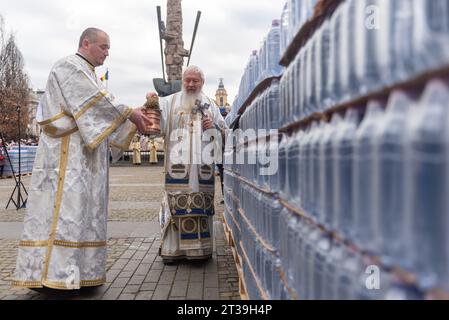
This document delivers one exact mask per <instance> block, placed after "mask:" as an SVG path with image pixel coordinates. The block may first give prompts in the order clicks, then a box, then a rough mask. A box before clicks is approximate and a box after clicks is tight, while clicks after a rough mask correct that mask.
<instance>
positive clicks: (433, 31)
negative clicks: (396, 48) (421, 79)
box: [413, 0, 449, 71]
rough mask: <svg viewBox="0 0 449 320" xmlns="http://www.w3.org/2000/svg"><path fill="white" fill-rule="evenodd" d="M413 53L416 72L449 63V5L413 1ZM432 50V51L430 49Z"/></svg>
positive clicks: (438, 1) (440, 0) (443, 0)
mask: <svg viewBox="0 0 449 320" xmlns="http://www.w3.org/2000/svg"><path fill="white" fill-rule="evenodd" d="M413 4H414V15H415V20H414V30H413V35H414V48H415V50H414V53H415V59H416V62H415V63H416V66H417V70H418V71H426V70H428V69H435V68H439V67H441V66H443V65H447V64H448V63H449V3H448V2H447V1H446V0H432V1H428V0H414V1H413ZM430 48H432V49H430Z"/></svg>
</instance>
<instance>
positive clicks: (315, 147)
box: [311, 122, 325, 221]
mask: <svg viewBox="0 0 449 320" xmlns="http://www.w3.org/2000/svg"><path fill="white" fill-rule="evenodd" d="M324 130H325V124H324V123H323V122H320V123H319V125H318V128H317V130H316V133H315V135H314V139H313V142H312V170H313V189H312V190H313V193H312V195H311V200H312V201H311V203H312V211H311V214H312V216H313V218H314V219H315V221H318V219H319V217H320V216H322V213H321V208H320V206H319V194H320V191H321V180H320V161H321V153H320V143H321V139H322V137H323V133H324Z"/></svg>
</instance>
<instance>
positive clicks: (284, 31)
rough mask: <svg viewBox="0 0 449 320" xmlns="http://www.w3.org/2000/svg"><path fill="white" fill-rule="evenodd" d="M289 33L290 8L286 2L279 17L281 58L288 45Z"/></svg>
mask: <svg viewBox="0 0 449 320" xmlns="http://www.w3.org/2000/svg"><path fill="white" fill-rule="evenodd" d="M290 33H291V32H290V6H289V1H287V2H286V3H285V5H284V8H283V10H282V16H281V47H280V52H281V56H283V55H284V53H285V51H286V50H287V48H288V46H289V45H290V41H291V37H290Z"/></svg>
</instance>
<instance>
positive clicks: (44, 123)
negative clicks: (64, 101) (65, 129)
mask: <svg viewBox="0 0 449 320" xmlns="http://www.w3.org/2000/svg"><path fill="white" fill-rule="evenodd" d="M64 117H69V118H73V116H72V115H71V114H70V113H68V112H66V111H63V112H61V113H60V114H57V115H56V116H54V117H53V118H50V119H48V120H44V121H42V122H38V124H39V125H40V126H46V125H47V124H50V123H53V122H55V121H58V120H59V119H62V118H64Z"/></svg>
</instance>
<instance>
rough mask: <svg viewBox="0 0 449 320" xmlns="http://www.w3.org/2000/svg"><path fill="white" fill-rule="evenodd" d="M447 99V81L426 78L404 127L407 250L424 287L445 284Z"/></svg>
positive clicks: (448, 279)
mask: <svg viewBox="0 0 449 320" xmlns="http://www.w3.org/2000/svg"><path fill="white" fill-rule="evenodd" d="M448 101H449V85H448V82H447V81H443V80H438V79H437V80H432V81H430V82H429V83H428V84H427V86H426V89H425V91H424V93H423V95H422V97H421V100H420V102H419V108H416V109H415V110H414V112H413V114H412V115H411V119H410V123H409V124H408V128H407V143H406V148H407V149H406V152H407V157H406V159H407V162H406V184H405V185H406V199H405V200H406V206H407V207H406V212H407V213H410V217H409V219H410V222H411V230H410V231H411V232H410V233H409V235H408V236H406V238H408V239H410V240H409V241H407V244H408V245H409V247H408V250H407V251H408V252H410V253H411V254H412V257H413V260H412V261H413V270H414V271H415V272H416V273H417V275H418V282H419V284H420V286H421V288H422V289H424V290H427V289H429V288H433V287H435V286H438V287H443V288H445V289H446V290H447V289H449V288H447V287H448V284H449V277H448V269H449V266H448V260H449V258H448V256H449V249H448V248H449V246H448V243H449V239H448V234H449V233H448V225H449V224H448V214H447V212H448V205H449V203H448V200H447V199H448V197H447V192H448V190H449V181H448V174H447V173H448V168H449V164H448V163H449V156H448V146H449V133H448V129H447V128H448V125H447V124H448V121H449V109H448V108H447V103H448Z"/></svg>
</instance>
